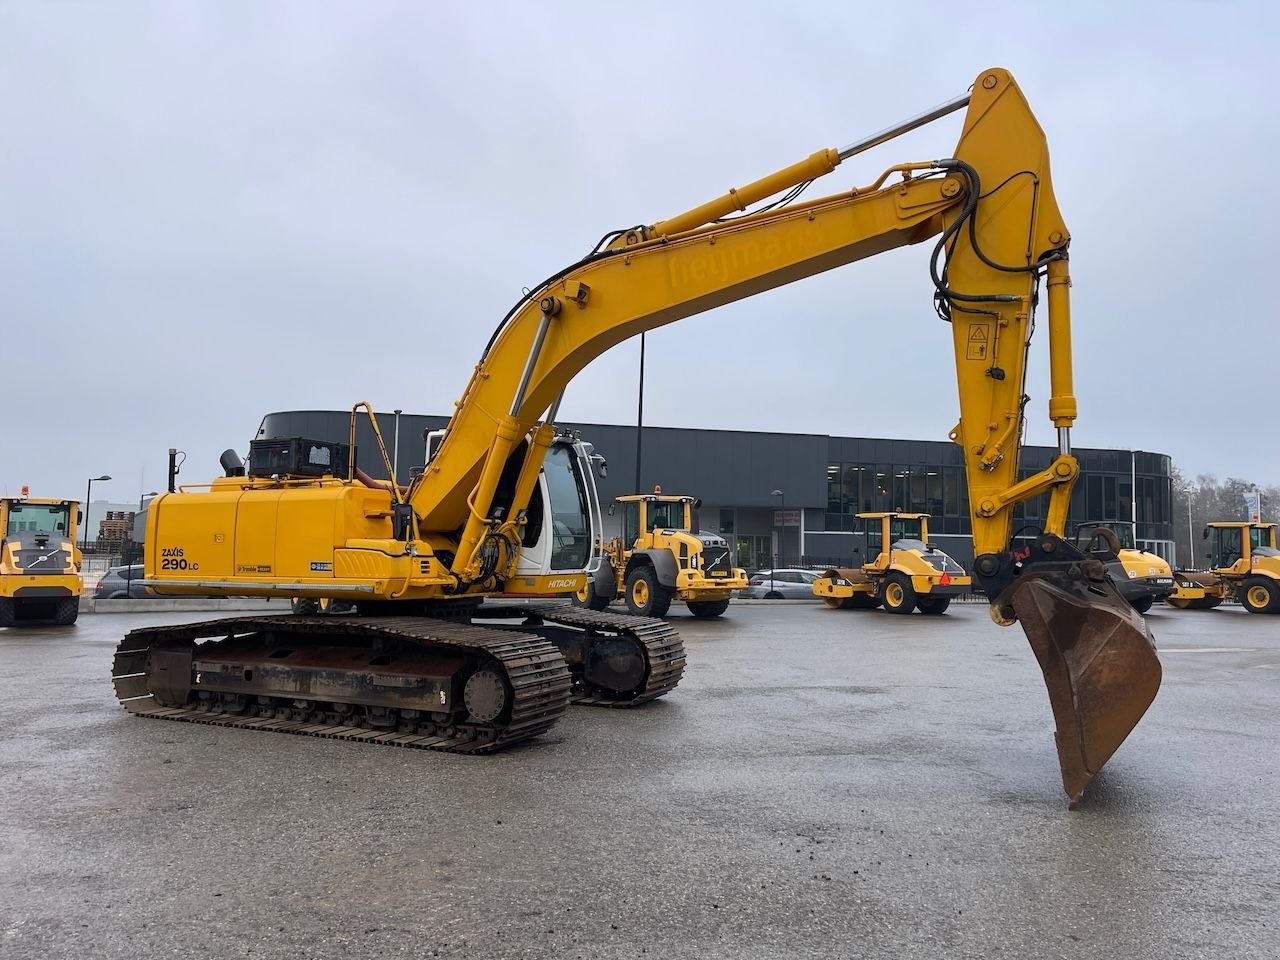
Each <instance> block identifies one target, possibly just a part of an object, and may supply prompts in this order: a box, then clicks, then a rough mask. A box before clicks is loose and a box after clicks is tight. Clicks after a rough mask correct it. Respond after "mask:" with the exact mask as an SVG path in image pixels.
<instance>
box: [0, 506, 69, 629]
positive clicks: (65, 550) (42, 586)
mask: <svg viewBox="0 0 1280 960" xmlns="http://www.w3.org/2000/svg"><path fill="white" fill-rule="evenodd" d="M79 524H80V504H79V502H78V501H75V500H41V499H32V498H31V497H29V496H28V495H27V488H26V487H23V488H22V495H21V496H19V497H4V498H0V532H3V538H2V539H0V627H12V626H17V625H20V624H27V623H33V624H34V623H52V624H55V625H58V626H64V627H65V626H70V625H71V624H73V623H75V622H76V617H77V616H78V615H79V612H80V593H81V590H82V589H83V586H84V585H83V582H82V581H81V579H80V567H81V564H82V563H83V562H84V558H83V557H82V555H81V553H80V548H79V547H77V546H76V530H77V528H78V527H79Z"/></svg>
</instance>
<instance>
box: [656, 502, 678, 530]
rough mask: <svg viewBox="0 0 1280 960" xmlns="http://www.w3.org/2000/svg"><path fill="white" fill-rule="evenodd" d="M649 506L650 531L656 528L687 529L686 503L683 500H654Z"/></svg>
mask: <svg viewBox="0 0 1280 960" xmlns="http://www.w3.org/2000/svg"><path fill="white" fill-rule="evenodd" d="M648 507H649V532H650V533H652V532H653V531H654V530H683V529H685V517H684V511H685V504H684V503H683V502H682V501H679V500H676V501H674V502H670V501H669V502H666V503H664V502H662V501H654V502H652V503H650V504H648Z"/></svg>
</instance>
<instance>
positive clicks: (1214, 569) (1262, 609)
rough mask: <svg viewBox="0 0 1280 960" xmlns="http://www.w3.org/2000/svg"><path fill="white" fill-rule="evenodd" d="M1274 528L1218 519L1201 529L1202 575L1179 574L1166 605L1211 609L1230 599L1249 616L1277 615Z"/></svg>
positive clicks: (1279, 573) (1279, 563) (1279, 562)
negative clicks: (1205, 544)
mask: <svg viewBox="0 0 1280 960" xmlns="http://www.w3.org/2000/svg"><path fill="white" fill-rule="evenodd" d="M1278 526H1280V524H1275V523H1250V522H1249V521H1247V520H1219V521H1214V522H1213V523H1210V524H1208V525H1207V526H1206V527H1205V528H1204V539H1206V540H1209V541H1210V543H1209V547H1210V549H1209V552H1208V553H1207V554H1206V555H1205V559H1206V560H1208V561H1209V569H1208V570H1207V571H1187V570H1179V571H1178V572H1177V575H1176V579H1177V588H1176V589H1175V590H1174V592H1173V594H1172V595H1171V596H1170V597H1169V599H1168V603H1169V604H1171V605H1172V606H1174V607H1178V608H1181V609H1183V610H1211V609H1213V608H1214V607H1217V606H1220V605H1221V604H1222V603H1223V601H1225V600H1235V601H1237V602H1238V603H1239V604H1240V605H1241V606H1243V607H1244V608H1245V609H1246V610H1248V611H1249V612H1250V613H1280V548H1277V545H1276V528H1277V527H1278Z"/></svg>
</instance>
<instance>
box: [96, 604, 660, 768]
mask: <svg viewBox="0 0 1280 960" xmlns="http://www.w3.org/2000/svg"><path fill="white" fill-rule="evenodd" d="M468 606H469V607H470V609H467V610H466V613H467V614H469V615H470V619H472V620H473V622H471V623H465V622H450V621H449V620H446V619H437V618H434V617H341V618H339V617H298V616H279V617H276V616H266V617H235V618H231V619H225V620H210V621H206V622H204V623H192V624H182V625H176V626H161V627H143V628H141V629H138V630H134V631H132V632H131V633H129V634H128V635H127V636H126V637H125V638H124V640H123V641H121V643H120V646H119V648H118V649H117V650H116V655H115V661H114V663H113V667H112V680H113V682H114V684H115V689H116V696H117V697H118V698H119V699H120V702H121V703H122V704H123V705H124V706H125V708H126V709H128V710H129V711H130V712H131V713H134V714H136V715H138V716H144V717H150V718H154V719H161V720H181V721H187V722H191V723H211V724H216V725H218V726H230V727H239V728H242V729H250V730H270V731H272V732H276V733H296V734H303V735H307V736H315V737H326V738H329V739H339V740H359V741H362V742H369V743H385V744H392V745H395V746H402V747H416V748H418V749H425V750H443V751H448V752H452V753H492V752H494V751H497V750H501V749H503V748H505V747H508V746H510V745H512V744H515V743H519V742H520V741H522V740H527V739H529V738H530V737H535V736H537V735H538V734H540V733H543V732H544V731H546V730H548V729H550V728H551V727H552V726H553V725H554V724H555V722H556V720H558V719H559V718H560V716H561V714H563V713H564V711H565V709H566V708H567V707H568V705H569V703H570V702H573V703H580V704H584V705H589V706H609V707H635V706H639V705H640V704H642V703H647V702H649V701H651V700H655V699H657V698H658V697H661V696H663V695H664V694H666V693H668V692H669V691H671V690H673V689H674V688H675V687H676V685H677V684H678V683H679V682H680V677H681V675H682V673H683V672H684V663H685V657H684V646H683V644H682V643H681V641H680V637H679V635H678V634H677V633H676V632H675V631H674V630H673V629H672V628H671V627H670V626H668V625H667V624H666V623H665V622H664V621H662V620H651V619H648V618H645V617H629V616H622V615H619V614H613V613H608V612H596V611H590V610H582V609H579V608H576V607H573V606H571V605H570V604H569V603H568V602H553V603H544V604H536V605H534V604H529V605H525V604H507V605H504V604H494V605H489V606H482V607H478V608H477V607H473V606H471V605H468ZM441 612H444V611H441Z"/></svg>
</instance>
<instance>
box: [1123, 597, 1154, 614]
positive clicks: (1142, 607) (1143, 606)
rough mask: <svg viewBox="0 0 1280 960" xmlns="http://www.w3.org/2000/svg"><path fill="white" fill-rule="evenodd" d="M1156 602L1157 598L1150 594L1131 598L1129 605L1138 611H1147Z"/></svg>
mask: <svg viewBox="0 0 1280 960" xmlns="http://www.w3.org/2000/svg"><path fill="white" fill-rule="evenodd" d="M1154 602H1155V598H1154V597H1152V596H1151V595H1150V594H1148V595H1147V596H1145V597H1139V598H1138V599H1137V600H1130V601H1129V606H1131V607H1133V609H1134V610H1136V611H1137V612H1138V613H1146V612H1147V611H1148V610H1150V609H1151V604H1152V603H1154Z"/></svg>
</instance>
